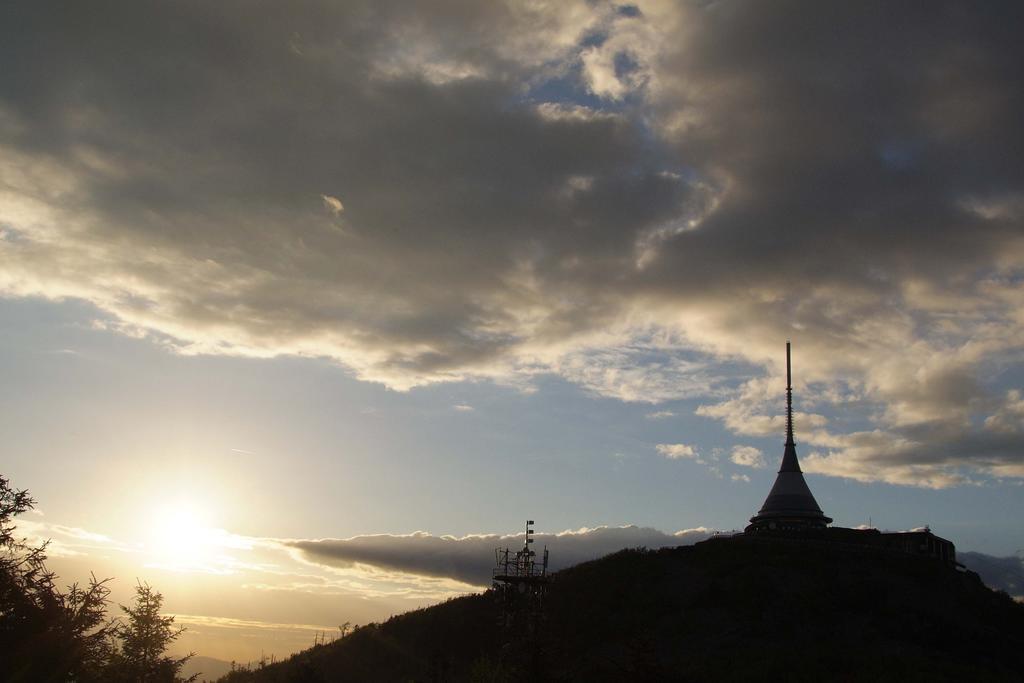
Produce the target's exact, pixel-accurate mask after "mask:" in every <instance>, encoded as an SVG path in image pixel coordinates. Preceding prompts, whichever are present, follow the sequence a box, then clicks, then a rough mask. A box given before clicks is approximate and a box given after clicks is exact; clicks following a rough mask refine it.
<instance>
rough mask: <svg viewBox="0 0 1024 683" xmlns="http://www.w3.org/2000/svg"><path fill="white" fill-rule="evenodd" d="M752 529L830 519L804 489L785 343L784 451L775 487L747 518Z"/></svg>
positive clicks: (821, 524) (820, 522)
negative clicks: (758, 509)
mask: <svg viewBox="0 0 1024 683" xmlns="http://www.w3.org/2000/svg"><path fill="white" fill-rule="evenodd" d="M750 523H751V527H750V528H753V529H755V530H756V529H796V528H808V527H814V528H820V527H824V526H826V525H828V524H831V523H832V519H831V518H829V517H826V516H825V513H823V512H822V511H821V508H820V507H818V503H817V501H815V500H814V495H813V494H811V490H810V489H809V488H807V482H806V481H804V475H803V472H801V471H800V462H799V461H798V460H797V457H796V444H795V443H794V441H793V361H792V345H791V344H790V342H789V340H787V341H786V447H785V449H784V450H783V452H782V464H781V466H780V467H779V474H778V476H777V477H776V478H775V485H774V486H772V490H771V491H770V492H769V493H768V498H767V499H766V500H765V501H764V506H762V507H761V510H760V511H759V512H758V513H757V514H756V515H754V516H753V517H751V518H750Z"/></svg>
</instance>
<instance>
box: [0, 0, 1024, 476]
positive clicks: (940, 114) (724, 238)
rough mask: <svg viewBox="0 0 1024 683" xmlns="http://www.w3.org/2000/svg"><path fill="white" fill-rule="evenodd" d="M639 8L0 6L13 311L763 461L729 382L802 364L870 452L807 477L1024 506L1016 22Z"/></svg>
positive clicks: (985, 16)
mask: <svg viewBox="0 0 1024 683" xmlns="http://www.w3.org/2000/svg"><path fill="white" fill-rule="evenodd" d="M631 8H632V9H630V10H629V11H620V10H618V9H617V8H616V7H615V6H614V5H612V4H604V3H590V2H579V3H574V2H564V3H552V4H551V5H543V4H536V3H520V2H514V1H511V0H510V1H509V2H506V3H476V2H468V1H465V2H460V1H456V0H449V1H446V2H436V3H430V4H429V5H421V6H420V5H418V6H415V7H410V6H408V5H407V4H405V3H391V2H366V3H361V2H347V3H328V2H313V1H307V2H299V3H289V5H288V6H287V7H284V6H275V5H272V4H260V5H253V4H249V3H234V2H219V3H200V2H181V3H150V2H139V3H132V4H131V5H130V6H124V5H122V4H116V3H109V4H108V3H90V4H88V5H74V6H71V7H63V6H61V7H58V6H56V5H48V4H46V3H15V4H8V5H6V6H5V7H4V8H3V9H2V10H0V60H2V63H3V64H4V65H5V68H4V69H3V72H2V73H0V206H2V207H3V209H2V213H0V229H2V231H3V239H0V258H3V259H4V268H3V273H2V276H0V288H2V291H4V292H6V293H7V294H8V295H12V296H18V295H43V296H48V297H52V298H59V297H79V298H84V299H87V300H90V301H92V302H93V303H95V304H96V305H97V306H99V307H100V308H102V309H104V310H105V311H107V312H109V313H110V314H112V315H113V316H114V317H115V318H116V319H117V320H118V321H119V322H120V324H123V325H124V327H125V329H126V330H127V331H136V332H137V331H146V332H152V333H154V334H156V335H158V336H159V337H160V338H161V339H163V340H165V341H166V342H167V343H169V344H170V345H172V346H173V347H175V348H177V349H179V350H181V351H182V352H187V353H236V354H249V355H276V354H289V353H290V354H305V355H316V356H325V357H329V358H333V359H335V360H337V361H338V362H339V363H341V364H343V365H344V366H346V367H348V368H350V369H352V370H353V371H354V372H355V373H356V374H357V376H359V377H362V378H364V379H369V380H375V381H381V382H385V383H387V384H388V385H390V386H392V387H396V388H407V387H410V386H415V385H417V384H422V383H428V382H434V381H446V380H459V379H465V378H472V377H492V378H498V379H500V380H502V381H524V378H525V380H526V381H528V378H529V377H530V376H531V375H533V374H536V373H541V372H555V373H559V374H561V375H563V376H565V377H567V378H569V379H570V380H572V381H576V382H578V383H580V384H581V385H583V386H584V387H586V388H588V389H590V390H592V391H595V392H598V393H602V394H606V395H612V396H618V397H620V398H623V399H626V400H649V401H652V402H657V401H660V400H664V399H666V398H672V397H677V396H682V395H693V394H695V393H700V392H701V388H700V387H705V388H706V389H705V391H707V393H708V398H709V400H719V401H720V402H719V403H718V404H717V405H715V406H711V405H709V406H706V408H705V410H704V414H706V415H708V416H711V417H716V418H719V419H723V420H725V422H726V424H727V425H730V426H733V428H734V429H736V431H743V430H744V429H747V430H749V429H751V427H750V426H747V427H743V426H742V424H743V421H744V419H746V418H751V419H753V423H757V424H763V423H764V421H763V418H766V416H767V415H770V414H771V412H774V411H775V409H773V408H770V407H769V406H774V405H775V398H776V396H775V394H776V393H777V392H773V391H768V389H769V388H770V386H771V385H770V384H767V383H764V382H761V381H760V380H761V379H763V378H758V379H756V380H754V381H753V382H752V383H749V384H748V385H746V386H745V387H744V388H743V389H741V390H740V391H739V392H738V393H735V394H733V395H731V396H728V397H726V398H727V399H728V400H726V401H724V402H721V398H722V396H721V394H720V389H721V387H720V384H719V383H718V381H717V379H716V375H719V376H720V374H721V373H722V372H724V371H722V370H721V369H720V366H719V362H720V361H722V360H723V359H727V360H730V361H735V360H737V359H742V360H745V361H748V362H752V363H754V364H757V365H759V366H763V367H766V368H767V369H768V372H769V373H770V374H773V373H777V372H778V362H777V358H778V355H779V354H778V346H779V343H780V340H782V339H784V338H785V337H787V336H795V337H797V338H798V359H799V368H800V379H801V381H813V382H815V384H814V393H813V396H819V397H821V398H820V399H818V400H819V402H820V403H821V405H822V406H824V407H825V408H826V410H824V411H823V412H830V411H829V410H828V408H831V412H834V411H835V410H848V409H850V406H852V405H858V406H862V407H863V406H870V407H871V408H870V410H868V411H866V412H863V413H862V415H861V416H862V417H864V418H867V419H870V420H872V421H874V423H875V428H874V429H873V430H871V431H868V432H854V431H851V430H849V429H844V428H843V427H842V426H841V425H825V426H816V430H815V433H813V434H807V435H806V436H807V438H806V441H807V442H808V443H809V444H810V445H812V446H813V447H814V448H816V449H817V450H816V451H815V458H812V459H811V460H810V463H811V465H812V466H813V467H816V468H817V469H818V471H822V472H826V473H831V474H836V475H841V476H852V477H857V478H867V479H871V478H878V479H884V480H887V481H894V482H899V483H911V484H913V483H917V484H925V485H935V486H942V485H948V484H950V483H956V482H958V481H963V480H965V479H968V478H970V477H971V476H973V475H974V474H976V473H979V472H980V473H982V474H984V475H987V476H1017V477H1019V476H1024V437H1022V434H1024V430H1022V429H1020V424H1021V419H1020V413H1019V411H1018V409H1017V408H1015V407H1014V406H1015V405H1017V404H1018V403H1019V397H1018V398H1017V399H1013V398H1012V397H1011V396H1010V395H1009V394H1007V391H1008V390H1010V389H1012V388H1013V387H1010V386H1007V385H1006V380H1004V379H1002V374H1003V373H1004V372H1005V369H1006V368H1007V367H1013V366H1016V365H1019V363H1020V354H1021V351H1022V346H1024V345H1022V342H1021V339H1024V330H1022V329H1021V327H1022V324H1024V323H1022V320H1024V317H1022V314H1021V311H1022V310H1024V294H1022V288H1021V286H1020V284H1021V282H1022V278H1024V230H1022V220H1024V154H1022V152H1024V129H1022V128H1021V126H1020V125H1019V121H1020V120H1024V88H1022V87H1021V82H1020V81H1021V76H1020V74H1021V73H1024V49H1022V47H1021V41H1020V40H1019V38H1018V36H1017V35H1016V33H1017V31H1016V27H1018V26H1019V25H1021V23H1022V21H1021V20H1022V19H1024V16H1021V15H1022V14H1024V8H1022V6H1021V5H1020V4H1019V3H1010V2H1007V3H1000V2H990V3H983V4H980V3H971V2H939V3H928V4H917V3H900V4H897V5H893V4H892V3H873V2H864V3H841V2H821V3H812V4H808V3H791V2H772V3H757V4H749V3H734V2H728V1H725V2H714V3H701V4H697V3H692V4H680V3H675V2H657V1H653V0H652V1H649V2H638V3H636V5H635V7H633V6H631ZM325 196H327V197H331V198H334V199H335V200H336V201H337V202H338V207H343V208H341V209H338V208H336V207H335V206H334V205H333V204H325V203H324V202H325V200H324V199H323V197H325ZM707 388H710V389H707ZM804 396H805V397H806V398H807V400H808V401H810V400H811V398H812V394H811V393H810V392H805V393H804ZM839 397H842V400H838V398H839ZM753 423H751V422H749V421H748V422H747V423H746V424H748V425H749V424H753Z"/></svg>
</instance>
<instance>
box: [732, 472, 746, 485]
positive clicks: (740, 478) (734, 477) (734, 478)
mask: <svg viewBox="0 0 1024 683" xmlns="http://www.w3.org/2000/svg"><path fill="white" fill-rule="evenodd" d="M729 479H731V480H732V481H742V482H746V483H748V484H749V483H750V477H748V476H747V475H745V474H733V475H731V476H730V477H729Z"/></svg>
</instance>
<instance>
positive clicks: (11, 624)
mask: <svg viewBox="0 0 1024 683" xmlns="http://www.w3.org/2000/svg"><path fill="white" fill-rule="evenodd" d="M34 504H35V501H34V500H32V498H31V496H29V494H28V491H25V490H21V491H19V490H16V489H12V488H11V486H10V483H9V481H8V480H7V479H6V478H5V477H3V476H0V652H2V653H4V655H5V656H4V665H3V666H2V667H0V681H12V682H13V681H33V682H35V681H68V680H74V681H92V680H102V679H103V675H102V669H103V668H104V666H105V664H106V662H107V659H108V655H109V647H108V635H109V632H110V628H111V624H110V623H109V622H106V604H107V596H108V595H109V590H108V589H107V587H106V581H105V580H104V581H99V580H97V579H96V577H95V576H93V577H92V579H91V580H90V582H89V585H88V586H86V587H80V586H79V585H78V584H73V585H71V586H69V587H68V589H67V591H61V590H59V589H58V588H57V587H56V584H55V578H56V577H55V575H54V573H53V572H51V571H50V570H49V569H47V568H46V546H47V544H46V543H42V544H41V545H38V546H33V545H30V544H29V543H28V541H27V540H26V539H25V538H18V537H17V536H16V535H15V528H16V527H15V524H14V521H13V520H14V517H16V516H17V515H20V514H22V513H24V512H26V511H28V510H31V509H32V507H33V505H34ZM105 622H106V623H105ZM12 653H17V656H16V657H15V656H12Z"/></svg>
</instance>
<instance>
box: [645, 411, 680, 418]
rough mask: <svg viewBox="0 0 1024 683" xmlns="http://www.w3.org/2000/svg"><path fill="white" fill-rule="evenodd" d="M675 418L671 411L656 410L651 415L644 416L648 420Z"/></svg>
mask: <svg viewBox="0 0 1024 683" xmlns="http://www.w3.org/2000/svg"><path fill="white" fill-rule="evenodd" d="M675 416H676V414H675V413H674V412H672V411H671V410H656V411H654V412H653V413H647V414H646V415H644V417H645V418H647V419H648V420H664V419H667V418H670V417H675Z"/></svg>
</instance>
